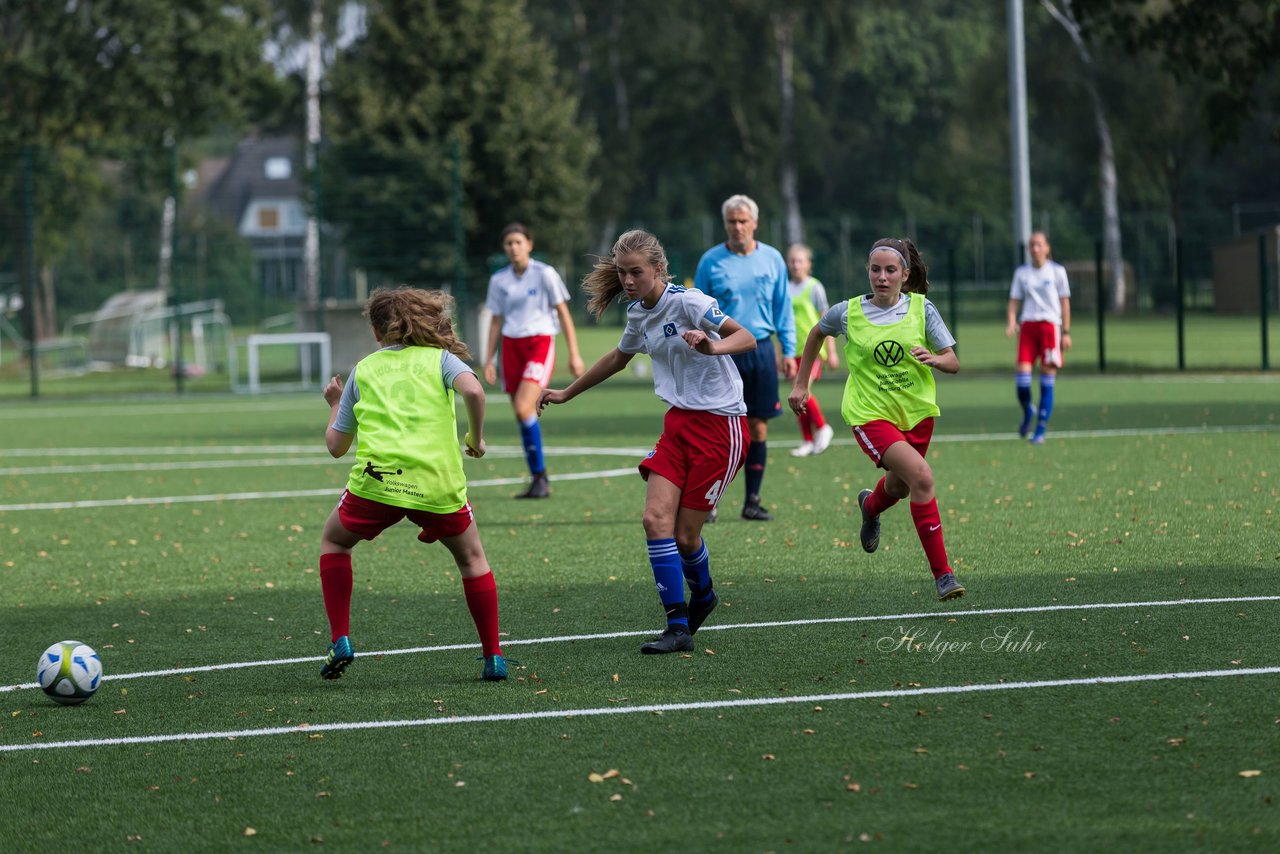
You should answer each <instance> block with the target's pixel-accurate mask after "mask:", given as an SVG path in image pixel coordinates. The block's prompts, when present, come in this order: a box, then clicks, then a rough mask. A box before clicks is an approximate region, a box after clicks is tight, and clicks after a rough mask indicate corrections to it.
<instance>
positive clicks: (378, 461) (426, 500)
mask: <svg viewBox="0 0 1280 854" xmlns="http://www.w3.org/2000/svg"><path fill="white" fill-rule="evenodd" d="M452 302H453V299H452V297H449V296H446V295H445V294H442V293H440V292H439V291H423V290H418V289H416V288H397V289H395V290H388V289H379V290H377V291H374V293H373V296H371V297H370V298H369V302H368V303H367V304H366V306H365V317H367V318H368V319H369V324H370V325H371V326H372V327H373V336H374V338H376V339H377V341H378V344H379V347H380V349H379V350H377V351H376V352H374V353H372V354H370V355H369V356H366V357H365V358H363V359H361V360H360V362H359V363H358V364H357V365H356V366H355V368H353V369H352V371H351V376H349V377H347V382H346V384H345V385H344V384H343V383H342V382H341V381H340V380H339V378H338V377H336V376H335V377H334V378H333V379H331V380H330V381H329V384H328V385H326V386H325V389H324V399H325V402H326V403H328V404H329V409H330V412H329V427H328V429H327V430H326V431H325V437H324V439H325V446H326V447H327V448H328V449H329V453H330V454H332V455H333V456H334V457H341V456H343V455H344V454H346V453H347V451H348V450H350V448H351V445H352V442H353V441H354V440H355V438H356V433H357V430H358V431H359V434H360V443H359V447H358V448H357V449H356V460H355V464H354V465H352V467H351V474H350V476H349V477H348V479H347V488H346V490H345V491H343V493H342V499H341V500H340V501H339V502H338V506H337V507H335V508H334V509H333V512H332V513H330V514H329V519H328V521H327V522H325V525H324V532H323V534H322V535H321V544H320V586H321V590H322V591H323V593H324V607H325V612H326V613H327V614H328V617H329V630H330V637H331V639H332V643H331V644H330V645H329V654H328V655H327V656H326V658H325V663H324V666H322V667H321V668H320V675H321V676H323V677H324V678H325V679H337V678H338V677H340V676H341V675H342V672H343V671H344V670H345V669H346V667H347V665H349V664H350V663H351V662H352V660H353V659H354V658H355V649H354V647H353V646H352V644H351V638H350V624H351V588H352V574H351V550H352V549H353V548H354V547H355V545H356V544H357V543H359V542H360V541H361V540H372V539H373V538H375V537H377V536H378V535H379V534H381V533H382V532H383V531H384V530H386V529H387V528H389V527H391V526H392V525H394V524H396V523H397V522H399V521H400V520H401V519H405V518H407V519H408V520H409V521H410V522H412V523H414V524H415V525H417V526H418V527H419V528H420V529H421V530H420V531H419V532H418V539H419V540H421V541H422V542H424V543H434V542H436V541H437V540H439V541H440V542H441V543H443V544H444V547H445V548H447V549H448V550H449V553H450V554H451V555H453V559H454V562H455V563H456V564H457V565H458V569H459V571H461V573H462V592H463V596H464V598H465V599H466V600H467V609H468V610H469V611H470V612H471V618H472V620H474V622H475V624H476V632H477V633H478V634H479V635H480V648H481V651H482V653H483V655H484V670H483V671H482V673H481V678H483V679H486V680H489V681H500V680H503V679H506V678H507V664H506V661H505V660H504V659H503V657H502V649H501V648H500V646H499V642H498V588H497V585H496V584H495V583H494V580H493V573H492V572H491V571H490V570H489V561H488V558H486V557H485V554H484V546H482V545H481V544H480V534H479V533H477V531H476V525H475V519H474V518H473V517H472V514H471V504H470V503H469V502H468V501H467V478H466V475H465V474H464V473H463V471H462V454H461V453H460V451H459V449H458V422H457V416H456V415H455V413H454V408H453V397H454V393H455V392H457V393H458V394H461V395H462V401H463V405H464V407H465V409H466V411H467V434H466V436H465V437H464V439H463V443H464V444H465V446H466V452H467V455H468V456H471V457H482V456H484V450H485V448H484V388H483V387H482V386H481V385H480V381H479V380H478V379H476V375H475V372H473V371H472V370H471V368H469V367H467V365H466V363H465V362H463V361H462V360H463V359H465V358H467V357H468V356H469V354H468V352H467V345H466V344H463V343H462V341H460V340H459V339H458V338H457V336H455V335H454V332H453V324H452V323H451V322H450V321H449V308H450V306H451V304H452Z"/></svg>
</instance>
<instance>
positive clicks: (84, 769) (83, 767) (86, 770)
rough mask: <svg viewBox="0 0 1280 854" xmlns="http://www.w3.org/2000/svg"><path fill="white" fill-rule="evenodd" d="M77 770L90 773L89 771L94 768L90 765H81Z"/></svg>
mask: <svg viewBox="0 0 1280 854" xmlns="http://www.w3.org/2000/svg"><path fill="white" fill-rule="evenodd" d="M76 770H77V771H79V772H80V773H81V774H88V773H89V772H90V771H92V770H93V769H92V768H90V767H89V766H88V765H81V766H80V767H79V768H77V769H76Z"/></svg>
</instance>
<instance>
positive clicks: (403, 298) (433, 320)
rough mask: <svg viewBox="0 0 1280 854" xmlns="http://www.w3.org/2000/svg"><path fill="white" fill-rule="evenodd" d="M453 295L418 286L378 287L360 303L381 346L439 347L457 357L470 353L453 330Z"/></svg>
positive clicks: (469, 354)
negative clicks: (363, 302) (366, 300)
mask: <svg viewBox="0 0 1280 854" xmlns="http://www.w3.org/2000/svg"><path fill="white" fill-rule="evenodd" d="M452 312H453V297H451V296H450V295H449V294H446V293H444V292H442V291H424V290H422V289H421V288H378V289H377V290H375V291H374V292H373V294H372V295H370V297H369V301H368V302H367V303H365V306H364V316H365V317H366V318H368V320H369V325H371V326H372V327H373V328H374V329H376V330H377V331H378V337H379V338H380V339H381V341H382V344H383V346H390V345H392V344H403V345H404V346H406V347H439V348H440V349H441V350H448V351H449V352H450V353H452V354H454V355H455V356H457V357H458V358H460V359H470V358H471V352H470V351H469V350H467V345H466V344H464V343H462V339H461V338H459V337H458V336H457V335H456V334H455V333H454V331H453V321H452V320H451V319H450V314H451V313H452Z"/></svg>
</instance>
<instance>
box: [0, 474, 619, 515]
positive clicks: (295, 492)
mask: <svg viewBox="0 0 1280 854" xmlns="http://www.w3.org/2000/svg"><path fill="white" fill-rule="evenodd" d="M635 473H636V467H635V466H628V467H627V468H624V469H605V470H604V471H583V472H571V473H568V474H558V475H556V476H555V479H556V480H557V481H564V480H592V479H594V478H598V477H622V476H623V475H628V474H635ZM528 480H529V478H528V477H527V476H521V477H495V478H491V479H489V480H472V481H468V482H467V488H468V489H473V488H475V487H478V486H513V485H515V484H523V483H527V482H528ZM341 492H342V488H341V487H326V488H324V489H291V490H281V491H277V492H225V493H211V494H208V495H166V496H159V497H156V498H100V499H86V500H84V501H44V502H39V503H35V504H0V513H4V512H9V511H18V510H84V509H87V508H93V507H146V506H152V505H161V506H164V505H169V504H206V503H209V502H224V501H259V500H262V499H279V498H317V497H323V496H326V495H327V496H329V497H330V498H332V499H333V500H334V501H335V502H336V501H337V500H338V496H339V495H340V494H341Z"/></svg>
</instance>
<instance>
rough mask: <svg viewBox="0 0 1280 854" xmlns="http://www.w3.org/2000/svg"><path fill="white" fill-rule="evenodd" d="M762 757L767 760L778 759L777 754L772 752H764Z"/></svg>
mask: <svg viewBox="0 0 1280 854" xmlns="http://www.w3.org/2000/svg"><path fill="white" fill-rule="evenodd" d="M760 758H761V759H764V760H766V761H773V760H774V759H777V757H776V756H774V755H773V754H772V753H766V754H764V755H763V756H761V757H760Z"/></svg>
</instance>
